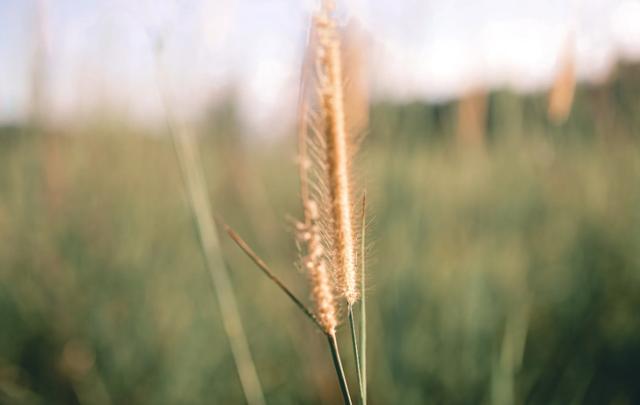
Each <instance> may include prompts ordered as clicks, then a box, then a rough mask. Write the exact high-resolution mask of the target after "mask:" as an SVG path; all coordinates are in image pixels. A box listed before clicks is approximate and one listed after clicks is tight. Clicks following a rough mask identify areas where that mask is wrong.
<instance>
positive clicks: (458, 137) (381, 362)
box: [0, 0, 640, 404]
mask: <svg viewBox="0 0 640 405" xmlns="http://www.w3.org/2000/svg"><path fill="white" fill-rule="evenodd" d="M314 4H315V2H313V1H308V2H288V1H284V0H282V1H278V0H273V1H252V0H236V1H232V0H226V1H210V0H197V1H196V0H194V1H177V0H176V1H173V0H163V1H134V2H124V1H103V0H92V1H86V2H77V1H70V0H49V1H35V0H0V60H1V61H2V62H1V63H0V122H1V127H0V403H2V404H5V403H6V404H178V403H179V404H188V403H193V404H201V403H202V404H204V403H215V404H227V403H229V404H234V403H244V397H243V394H242V389H241V386H240V383H239V380H238V377H237V373H236V371H235V367H234V363H233V358H232V356H231V352H230V348H229V344H228V341H227V339H226V337H225V334H224V331H223V328H222V323H221V316H220V311H219V308H218V306H217V301H216V299H215V297H214V292H213V290H212V288H211V283H210V277H209V275H208V274H207V271H206V268H205V265H204V262H203V259H202V254H201V252H200V249H199V245H198V237H197V233H196V231H195V228H194V224H193V221H192V218H191V214H190V211H189V205H188V200H187V198H186V195H185V192H184V186H183V184H182V181H181V178H180V172H179V168H178V162H177V160H176V157H175V153H174V149H173V148H172V142H171V139H170V137H169V136H168V131H169V130H168V127H167V117H169V118H170V120H171V121H176V122H179V123H180V125H181V126H185V127H188V128H190V131H191V132H193V133H194V134H196V135H197V145H198V150H199V153H200V155H201V157H202V161H203V167H204V174H205V177H206V182H207V189H208V190H207V191H208V195H209V197H210V199H211V210H212V212H213V213H214V215H215V216H216V217H218V218H221V219H223V220H224V221H225V222H226V223H228V224H230V225H232V226H233V227H234V228H235V229H236V230H237V231H238V232H240V233H241V234H242V235H243V236H244V237H245V238H246V239H247V241H248V242H249V243H250V244H251V246H253V248H254V250H256V251H257V252H258V253H259V254H260V255H261V256H262V257H263V258H264V259H265V260H266V261H267V262H268V263H269V264H270V265H271V266H272V267H273V268H274V269H275V271H276V272H277V273H278V275H279V276H280V277H281V278H282V279H283V280H284V281H285V282H286V283H287V284H288V285H290V286H291V288H292V289H293V290H294V291H296V292H297V293H298V294H299V295H300V296H302V297H305V298H306V297H307V296H308V288H307V285H306V279H305V276H304V275H303V274H301V273H300V272H299V271H298V270H296V267H295V263H296V260H297V251H296V247H295V242H294V231H293V229H292V226H291V222H290V221H289V219H288V217H289V216H293V217H299V216H300V215H301V207H300V203H299V196H298V180H297V169H296V166H295V153H296V149H295V148H296V146H295V118H296V97H297V88H298V84H299V76H300V65H301V61H302V54H303V51H304V45H305V37H306V30H307V25H308V21H309V13H310V12H311V10H312V9H313V7H314ZM338 15H339V18H340V20H341V21H342V22H343V23H344V25H345V26H347V27H350V28H349V29H345V32H347V31H348V32H352V33H353V32H355V34H352V37H351V38H356V39H355V40H354V41H353V44H351V48H350V49H352V50H353V53H352V55H358V56H360V57H359V58H356V59H357V60H358V62H357V63H358V64H359V66H360V67H361V68H362V69H358V70H356V71H357V72H359V73H358V77H352V78H349V79H350V80H351V82H358V83H359V84H360V85H361V86H360V87H359V91H361V92H362V95H363V96H364V97H362V99H365V100H367V102H366V106H365V107H364V108H363V109H360V110H359V111H360V113H361V114H362V116H363V117H366V118H367V119H368V126H367V129H363V131H365V132H366V134H367V135H366V138H365V140H364V142H363V145H362V150H361V156H360V159H359V161H358V162H357V165H356V166H357V170H358V174H359V177H360V178H362V181H363V187H364V188H366V190H367V196H368V201H369V209H368V211H369V216H370V218H369V226H368V234H367V235H368V239H369V240H370V241H371V242H370V245H369V257H368V301H367V302H368V314H369V318H368V322H369V333H368V337H369V356H368V359H369V375H370V377H369V378H370V398H369V399H370V402H371V403H372V404H394V403H402V404H422V403H441V404H513V403H518V404H519V403H528V404H582V403H585V404H637V403H640V384H639V383H638V376H639V375H640V317H638V308H640V256H638V250H639V248H640V210H638V207H640V148H639V147H640V114H639V111H640V64H638V61H639V60H640V2H638V1H635V0H621V1H604V0H583V1H578V0H575V1H564V2H558V1H535V2H534V1H525V0H522V1H503V0H484V1H473V2H472V1H463V0H458V1H444V0H429V1H427V0H424V1H411V0H405V1H385V0H377V1H371V2H365V1H345V2H339V10H338ZM354 44H355V45H354ZM363 78H365V80H359V79H363ZM550 94H556V95H555V96H551V95H550ZM163 95H164V96H165V98H164V100H166V101H167V103H166V104H163V102H162V100H163ZM550 99H557V100H560V101H556V102H553V103H550V101H549V100H550ZM557 103H559V105H560V107H557V106H555V105H556V104H557ZM220 244H221V256H222V258H223V260H224V262H225V263H226V264H227V267H228V270H229V272H230V275H231V279H232V282H233V286H234V290H235V292H236V294H237V298H238V302H239V306H240V313H241V318H242V322H243V325H244V327H245V330H246V332H247V336H248V340H249V344H250V347H251V351H252V354H253V357H254V361H255V365H256V368H257V370H258V374H259V376H260V380H261V382H262V385H263V388H264V391H265V395H266V400H267V402H268V403H271V404H299V403H310V404H311V403H314V404H315V403H325V404H333V403H339V401H340V397H339V392H338V389H337V388H338V387H337V382H336V377H335V373H334V371H333V368H332V365H331V363H330V359H329V356H328V353H327V351H328V350H327V348H326V344H325V341H324V338H323V336H322V335H320V334H319V333H317V332H316V331H315V330H314V328H313V327H312V325H310V324H309V322H308V320H307V319H305V318H304V316H302V315H301V314H300V313H299V311H298V310H297V309H296V308H295V307H294V306H292V304H291V303H290V301H289V300H288V299H287V298H286V297H284V296H283V294H282V293H281V292H280V291H278V290H277V289H276V287H275V286H274V285H273V284H272V283H271V282H270V281H268V280H267V279H266V278H265V277H264V276H263V275H262V274H260V273H259V272H258V270H257V269H256V268H255V267H254V266H253V265H252V263H250V261H249V260H248V259H247V258H246V257H245V256H244V255H243V254H242V252H240V251H239V249H238V248H237V247H236V246H235V245H234V244H233V243H232V242H231V241H230V240H229V239H228V238H227V237H225V235H224V234H223V233H222V232H221V233H220ZM339 334H340V338H341V339H344V347H345V349H343V351H344V352H345V353H344V354H345V357H346V359H347V363H348V364H349V366H348V372H349V373H350V375H351V376H353V375H354V374H353V372H354V371H353V367H351V364H352V361H350V358H349V354H348V350H346V348H348V340H347V337H348V331H347V330H346V329H345V328H344V326H343V327H341V329H340V331H339ZM354 381H355V379H354Z"/></svg>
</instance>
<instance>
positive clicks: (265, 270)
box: [224, 225, 326, 333]
mask: <svg viewBox="0 0 640 405" xmlns="http://www.w3.org/2000/svg"><path fill="white" fill-rule="evenodd" d="M224 228H225V230H226V231H227V233H228V234H229V236H230V237H231V239H233V241H234V242H235V243H236V244H237V245H238V247H240V249H242V251H244V253H245V254H246V255H247V256H249V258H250V259H251V260H252V261H253V262H254V263H255V264H256V266H258V268H259V269H260V270H262V272H263V273H264V274H266V275H267V277H269V279H270V280H271V281H273V282H274V283H276V285H277V286H278V287H280V289H281V290H282V291H284V293H285V294H287V296H288V297H289V298H290V299H291V301H293V303H294V304H296V306H297V307H298V308H300V310H301V311H302V312H303V313H304V314H305V315H306V316H307V317H308V318H309V319H311V321H312V322H313V323H314V324H315V325H316V326H317V327H318V328H320V330H321V331H322V332H323V333H326V332H325V330H324V327H323V326H322V324H321V323H320V321H319V320H318V318H317V317H316V316H315V315H314V314H313V311H311V310H310V309H309V308H308V307H307V306H306V305H305V304H303V303H302V301H301V300H300V299H299V298H298V297H297V296H296V295H295V294H294V293H293V292H291V290H290V289H289V288H288V287H287V286H286V285H284V283H283V282H282V281H280V279H279V278H278V277H277V276H276V275H275V274H273V272H272V271H271V269H270V268H269V266H267V264H266V263H265V262H264V261H263V260H262V259H260V257H258V255H257V254H256V253H255V252H254V251H253V250H252V249H251V248H250V247H249V245H247V243H246V242H245V241H244V240H243V239H242V238H241V237H240V235H238V234H237V233H236V232H235V231H234V230H233V229H231V228H230V227H229V226H228V225H224Z"/></svg>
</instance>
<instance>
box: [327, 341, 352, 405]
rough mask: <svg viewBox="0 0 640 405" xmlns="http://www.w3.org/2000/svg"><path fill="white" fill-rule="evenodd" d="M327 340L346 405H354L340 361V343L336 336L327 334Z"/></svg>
mask: <svg viewBox="0 0 640 405" xmlns="http://www.w3.org/2000/svg"><path fill="white" fill-rule="evenodd" d="M326 335H327V339H328V340H329V347H330V348H331V358H332V359H333V366H334V367H335V368H336V374H337V375H338V382H339V383H340V391H341V392H342V397H343V399H344V403H345V405H352V404H353V403H352V402H351V395H349V386H348V385H347V377H346V376H345V374H344V369H343V368H342V361H340V352H339V351H338V341H337V340H336V335H335V333H334V334H329V333H327V334H326Z"/></svg>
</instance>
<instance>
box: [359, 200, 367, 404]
mask: <svg viewBox="0 0 640 405" xmlns="http://www.w3.org/2000/svg"><path fill="white" fill-rule="evenodd" d="M366 208H367V196H366V194H365V195H363V196H362V212H361V213H360V215H362V218H360V221H361V224H360V231H361V236H360V266H361V267H360V398H362V404H363V405H367V302H366V294H365V262H366V261H365V253H366V249H367V245H366V241H365V236H366V235H365V228H366V226H365V225H366V224H365V220H366V219H365V218H366Z"/></svg>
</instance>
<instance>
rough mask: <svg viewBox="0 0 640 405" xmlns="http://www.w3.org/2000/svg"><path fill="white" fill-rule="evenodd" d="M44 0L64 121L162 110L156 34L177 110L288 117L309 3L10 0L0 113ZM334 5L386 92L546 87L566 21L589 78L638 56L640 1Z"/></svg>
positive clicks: (54, 100) (2, 26)
mask: <svg viewBox="0 0 640 405" xmlns="http://www.w3.org/2000/svg"><path fill="white" fill-rule="evenodd" d="M39 1H40V2H41V3H42V4H44V10H45V12H44V13H43V15H44V16H45V18H44V19H43V21H44V22H45V24H43V25H42V27H41V28H42V29H43V32H44V38H45V44H46V58H47V59H46V61H47V64H46V66H47V77H48V81H47V83H48V94H49V106H50V111H51V115H53V117H54V119H56V118H57V119H71V118H72V117H74V116H76V115H77V114H82V113H85V112H87V111H90V110H91V109H92V108H95V107H96V106H98V105H101V103H105V102H108V103H109V104H110V105H112V106H113V107H114V108H115V109H119V110H122V111H126V112H127V113H129V114H130V115H131V116H132V117H133V118H134V119H139V120H141V121H143V122H151V121H154V120H158V119H159V118H161V117H162V113H163V110H162V108H161V102H160V99H159V95H158V89H157V83H158V81H157V77H158V76H157V73H158V64H157V63H156V59H155V55H156V53H155V52H154V47H155V45H154V44H158V43H159V42H160V41H161V42H162V44H163V46H162V49H163V51H162V52H161V55H162V59H161V62H160V66H161V69H163V70H164V74H163V75H162V77H163V79H162V80H161V82H162V83H163V86H165V87H166V88H167V89H169V92H170V94H171V96H170V98H171V103H172V106H173V108H174V109H175V110H176V111H177V112H178V114H180V116H181V117H184V118H185V119H189V118H190V117H193V116H196V115H197V114H198V113H200V112H201V111H202V109H203V108H204V106H205V105H206V103H208V102H210V101H211V100H215V99H216V97H221V96H222V95H223V94H227V93H228V92H229V91H231V89H235V91H236V92H237V94H236V95H237V97H238V102H239V107H240V111H241V112H242V113H243V115H245V116H246V117H251V119H250V121H249V123H250V124H251V125H252V126H253V127H255V128H264V125H263V124H264V123H265V122H273V121H272V120H273V119H275V120H276V122H277V123H286V122H288V120H290V119H291V117H292V114H293V111H294V110H295V98H296V87H297V84H298V75H299V69H300V68H299V65H300V59H301V51H302V49H303V46H304V41H305V34H306V27H307V23H308V18H309V12H310V11H311V10H312V9H313V7H314V4H315V1H313V0H307V1H302V0H83V1H78V0H0V121H10V120H15V119H19V118H20V117H23V116H24V113H25V111H26V106H27V105H28V101H29V94H30V78H31V71H32V68H31V65H32V60H33V54H34V52H33V49H34V43H35V38H37V35H36V34H35V32H36V30H35V28H36V27H37V24H36V21H37V19H36V14H37V13H36V10H37V7H36V5H37V4H38V2H39ZM338 3H340V4H341V9H340V16H341V18H342V20H343V21H344V22H346V21H347V20H350V19H352V18H353V19H357V20H358V21H359V23H360V24H361V25H362V26H363V27H364V29H365V31H366V32H367V33H368V36H369V43H370V53H369V61H370V70H371V79H370V82H371V87H372V94H373V97H376V98H382V97H387V98H392V99H395V100H398V101H408V100H427V101H438V100H443V99H448V98H452V97H455V96H456V95H459V94H460V93H462V92H464V91H465V90H466V89H467V88H469V87H470V86H491V87H502V86H509V87H511V88H515V89H517V90H521V91H530V90H536V89H541V88H544V87H546V86H548V84H549V82H550V81H551V79H552V77H553V72H554V69H555V67H556V65H557V60H558V57H559V54H560V53H561V50H562V49H563V46H564V44H565V41H566V38H567V34H568V32H570V31H573V32H574V33H575V44H576V51H575V52H576V61H577V69H578V75H579V77H580V78H581V79H582V80H596V81H597V80H602V79H604V78H605V77H606V75H607V73H608V71H609V69H610V68H611V66H612V64H613V63H614V62H615V60H616V59H618V58H626V59H635V60H638V59H640V0H348V1H343V2H340V1H338Z"/></svg>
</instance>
